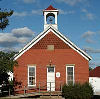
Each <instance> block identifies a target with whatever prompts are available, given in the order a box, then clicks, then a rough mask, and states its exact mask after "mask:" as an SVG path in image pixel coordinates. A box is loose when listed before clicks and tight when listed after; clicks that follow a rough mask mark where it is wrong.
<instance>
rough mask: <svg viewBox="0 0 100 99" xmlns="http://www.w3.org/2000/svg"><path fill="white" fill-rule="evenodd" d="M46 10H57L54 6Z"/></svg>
mask: <svg viewBox="0 0 100 99" xmlns="http://www.w3.org/2000/svg"><path fill="white" fill-rule="evenodd" d="M45 10H57V9H56V8H54V7H53V6H52V5H50V6H49V7H48V8H46V9H45Z"/></svg>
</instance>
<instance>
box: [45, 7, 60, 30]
mask: <svg viewBox="0 0 100 99" xmlns="http://www.w3.org/2000/svg"><path fill="white" fill-rule="evenodd" d="M58 13H59V11H58V10H57V9H56V8H54V7H53V6H52V5H50V6H49V7H48V8H46V9H45V10H43V15H44V29H45V28H47V27H48V26H49V25H52V26H53V27H55V28H56V29H58V25H57V16H58Z"/></svg>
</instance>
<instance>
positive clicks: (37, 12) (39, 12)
mask: <svg viewBox="0 0 100 99" xmlns="http://www.w3.org/2000/svg"><path fill="white" fill-rule="evenodd" d="M32 14H38V15H41V14H42V10H32Z"/></svg>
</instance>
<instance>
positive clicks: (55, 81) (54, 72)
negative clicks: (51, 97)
mask: <svg viewBox="0 0 100 99" xmlns="http://www.w3.org/2000/svg"><path fill="white" fill-rule="evenodd" d="M48 67H54V79H55V80H56V77H55V65H52V66H50V65H47V74H48ZM51 73H52V72H51ZM47 77H48V76H47ZM55 82H56V81H55ZM55 82H54V84H55ZM51 83H52V82H51ZM51 88H52V87H51ZM51 91H52V90H51ZM54 91H55V88H54Z"/></svg>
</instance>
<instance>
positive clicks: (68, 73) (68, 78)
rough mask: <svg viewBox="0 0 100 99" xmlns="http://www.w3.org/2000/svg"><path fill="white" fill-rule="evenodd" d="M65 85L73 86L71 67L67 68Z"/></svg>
mask: <svg viewBox="0 0 100 99" xmlns="http://www.w3.org/2000/svg"><path fill="white" fill-rule="evenodd" d="M67 83H68V84H70V83H72V84H73V67H67Z"/></svg>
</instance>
